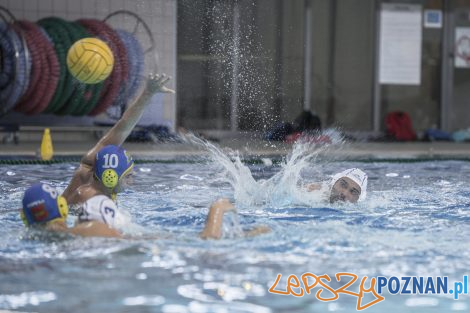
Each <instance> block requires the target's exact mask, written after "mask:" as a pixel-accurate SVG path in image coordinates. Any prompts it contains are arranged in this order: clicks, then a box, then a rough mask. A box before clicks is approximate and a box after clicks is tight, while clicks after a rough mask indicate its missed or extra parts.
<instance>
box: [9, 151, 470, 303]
mask: <svg viewBox="0 0 470 313" xmlns="http://www.w3.org/2000/svg"><path fill="white" fill-rule="evenodd" d="M216 159H217V158H212V159H209V160H196V162H181V163H173V164H168V163H152V164H138V165H136V168H135V174H136V175H135V179H134V185H133V186H132V187H131V188H130V189H129V190H127V191H126V192H125V193H124V194H122V195H120V196H119V198H118V200H119V206H120V207H123V208H126V209H127V210H129V211H130V213H131V215H132V216H133V220H134V222H135V224H137V225H140V226H141V227H142V228H143V229H145V232H146V233H145V238H144V239H143V238H141V237H140V238H135V239H129V240H116V239H102V238H92V239H90V238H87V239H84V238H44V236H43V235H41V234H35V233H30V232H27V231H26V230H25V229H24V227H23V225H22V223H21V220H20V218H19V215H18V213H17V210H16V209H17V208H19V207H20V205H21V198H22V193H23V192H24V190H25V189H26V188H27V187H28V186H29V185H30V184H31V183H35V182H38V181H44V182H49V183H52V184H53V185H55V186H56V187H58V188H59V189H61V190H63V189H64V188H65V187H66V185H67V182H68V181H69V180H70V178H71V175H72V173H73V170H74V169H75V167H76V166H77V164H75V163H74V164H72V163H63V164H54V165H47V166H46V165H24V166H19V165H8V166H0V222H1V225H2V227H1V228H0V309H10V310H20V311H34V312H314V311H315V312H326V311H339V312H341V311H344V312H350V311H355V308H356V298H354V297H352V296H349V295H344V294H343V295H340V297H339V299H338V300H336V301H334V302H321V301H319V300H317V299H316V298H315V296H314V295H313V294H310V295H305V296H303V297H293V296H282V295H277V294H271V293H270V292H269V291H268V289H269V288H270V287H271V286H272V285H273V283H274V281H275V280H276V277H277V274H282V277H283V278H282V279H281V282H280V284H279V285H278V287H277V289H285V279H286V277H287V276H288V275H291V274H295V275H297V276H298V277H300V276H301V275H302V274H303V273H306V272H311V273H314V274H318V275H322V274H328V275H329V276H330V277H332V278H333V279H334V275H335V273H338V272H349V273H355V274H357V275H359V276H360V277H362V276H368V277H371V276H378V275H383V276H387V277H389V276H398V277H400V276H425V277H427V276H448V277H449V284H452V283H453V282H454V281H461V280H462V277H463V275H465V274H468V269H469V268H470V257H469V254H470V252H469V251H470V249H469V243H468V242H469V241H468V238H470V226H469V222H470V208H469V206H470V190H469V188H468V185H469V182H470V163H469V162H464V161H433V162H416V163H380V162H379V163H374V162H370V163H361V162H326V161H324V160H323V161H322V160H318V159H315V160H312V159H309V160H307V161H310V163H309V164H308V165H307V164H302V166H301V167H302V171H301V173H300V174H301V176H298V174H299V171H296V170H293V168H294V167H295V166H293V165H292V164H290V165H289V162H287V163H288V164H287V165H286V164H285V163H274V164H271V163H272V162H270V161H271V160H264V163H259V164H251V165H246V166H245V165H244V164H243V163H239V165H238V167H237V168H236V169H235V167H234V168H230V166H229V165H227V164H225V165H224V164H223V162H218V161H214V160H216ZM304 160H306V159H304ZM219 161H220V160H219ZM296 164H298V163H296ZM349 167H360V168H362V169H364V170H365V171H366V172H367V173H368V175H369V188H368V197H367V199H366V200H365V201H364V202H362V203H359V204H344V205H336V204H329V203H327V202H324V201H322V198H321V197H320V196H315V197H310V198H309V196H308V195H306V194H305V193H302V191H301V190H302V187H301V185H302V182H307V181H322V180H327V178H328V177H329V175H331V174H333V173H335V172H338V171H340V170H343V169H346V168H349ZM224 169H225V170H224ZM231 170H232V171H231ZM234 171H235V172H234ZM237 171H238V172H237ZM288 172H289V173H291V174H292V173H293V172H295V175H290V174H289V175H287V174H286V173H288ZM279 173H284V174H282V175H280V176H279ZM251 175H252V178H250V177H251ZM276 175H277V176H276ZM296 175H297V176H296ZM281 176H282V177H281ZM273 177H274V178H275V179H273ZM276 177H277V178H276ZM289 177H290V178H289ZM270 179H271V180H270ZM299 180H300V182H299ZM295 181H297V184H296V183H295ZM293 182H294V183H293ZM286 184H291V185H292V184H293V185H294V188H292V186H287V185H286ZM218 197H228V198H230V199H231V200H236V203H237V207H238V210H239V215H238V220H237V218H236V217H235V216H229V217H228V218H227V220H229V221H228V222H230V221H231V222H232V223H235V224H236V223H240V226H241V227H243V228H246V229H249V228H251V227H253V226H254V225H267V226H269V227H270V228H271V229H272V231H271V232H270V233H268V234H265V235H261V236H258V237H253V238H244V237H242V236H239V235H237V234H236V233H234V232H232V231H231V229H233V227H232V228H231V226H230V225H226V229H227V232H226V236H225V238H224V239H222V240H220V241H213V240H212V241H204V240H201V239H199V238H198V233H199V232H200V231H201V230H202V228H203V225H204V222H205V217H206V214H207V212H208V206H209V204H210V203H211V202H212V201H213V200H215V199H217V198H218ZM69 222H70V223H71V224H72V223H73V219H70V221H69ZM136 229H137V230H138V231H140V230H139V228H137V227H136ZM134 231H136V230H134ZM332 285H334V284H332ZM356 288H357V287H356ZM317 289H318V288H317ZM317 289H315V291H316V290H317ZM323 296H325V297H326V296H330V295H327V294H326V293H325V294H323ZM384 296H385V300H384V301H382V302H380V303H378V304H377V305H375V306H372V307H370V308H368V309H366V310H365V311H364V312H454V311H460V310H461V311H468V310H469V308H470V301H469V299H468V295H467V296H465V295H461V297H460V300H457V301H455V300H453V299H452V296H451V295H419V296H413V295H387V294H384Z"/></svg>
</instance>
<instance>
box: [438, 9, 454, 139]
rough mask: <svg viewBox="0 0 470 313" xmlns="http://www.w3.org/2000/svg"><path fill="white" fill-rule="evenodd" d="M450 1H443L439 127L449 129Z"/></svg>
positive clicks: (451, 77)
mask: <svg viewBox="0 0 470 313" xmlns="http://www.w3.org/2000/svg"><path fill="white" fill-rule="evenodd" d="M449 2H450V1H443V14H442V17H443V28H442V61H441V62H442V63H441V66H442V71H441V72H442V74H441V118H440V124H441V127H440V128H441V129H442V130H444V131H449V130H450V127H449V111H450V109H451V106H452V102H453V99H452V98H453V92H452V91H453V86H454V55H453V47H454V45H453V42H454V20H453V12H452V6H451V3H449Z"/></svg>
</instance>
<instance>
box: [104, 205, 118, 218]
mask: <svg viewBox="0 0 470 313" xmlns="http://www.w3.org/2000/svg"><path fill="white" fill-rule="evenodd" d="M104 214H106V215H108V214H109V215H111V217H114V215H115V214H116V212H115V211H114V209H111V208H108V207H107V206H106V207H104Z"/></svg>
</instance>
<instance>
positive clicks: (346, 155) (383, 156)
mask: <svg viewBox="0 0 470 313" xmlns="http://www.w3.org/2000/svg"><path fill="white" fill-rule="evenodd" d="M94 143H95V141H91V140H90V141H77V142H73V143H70V142H62V141H59V142H53V144H54V156H56V157H69V156H81V155H83V154H84V153H85V152H86V151H87V150H88V149H90V148H91V147H92V146H93V145H94ZM215 145H217V146H219V147H222V148H224V149H231V150H238V151H239V152H240V154H241V155H242V156H246V157H270V156H279V155H281V156H282V155H286V154H287V153H288V152H289V151H290V150H291V147H292V145H290V144H285V143H279V142H276V143H269V142H266V141H263V140H257V139H247V138H241V139H221V140H218V141H217V142H215ZM39 147H40V142H36V141H32V142H20V143H19V144H14V143H7V144H1V143H0V158H9V157H12V156H18V157H19V158H21V157H26V158H31V157H35V156H37V155H38V151H39ZM124 147H125V148H126V149H127V150H128V151H129V152H130V153H131V154H132V155H134V156H135V158H141V159H157V160H158V159H163V160H169V159H174V158H181V157H194V156H203V155H205V154H207V151H204V150H203V149H201V148H200V147H196V146H194V145H189V144H184V143H160V144H148V143H125V144H124ZM326 154H327V155H331V156H332V157H335V158H337V159H345V160H377V161H380V160H413V159H420V160H422V159H465V160H467V159H468V160H470V143H452V142H407V143H397V142H351V143H346V144H344V145H342V146H341V147H340V148H336V149H329V150H327V152H326Z"/></svg>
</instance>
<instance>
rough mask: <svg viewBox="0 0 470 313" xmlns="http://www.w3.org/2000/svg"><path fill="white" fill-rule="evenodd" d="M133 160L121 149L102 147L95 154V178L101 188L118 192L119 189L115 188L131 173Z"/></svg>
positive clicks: (110, 146)
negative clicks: (100, 184)
mask: <svg viewBox="0 0 470 313" xmlns="http://www.w3.org/2000/svg"><path fill="white" fill-rule="evenodd" d="M133 167H134V160H133V159H132V157H131V156H130V155H129V154H128V153H127V152H126V150H124V149H123V148H121V147H118V146H114V145H109V146H105V147H103V148H102V149H101V150H100V151H98V153H97V154H96V161H95V169H94V172H95V177H96V179H98V180H99V181H100V182H101V183H102V184H103V186H105V187H106V188H108V189H111V190H112V191H113V192H118V191H119V189H121V188H116V187H118V186H119V185H120V183H122V181H123V180H124V179H125V177H126V176H128V174H130V173H131V172H132V168H133Z"/></svg>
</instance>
